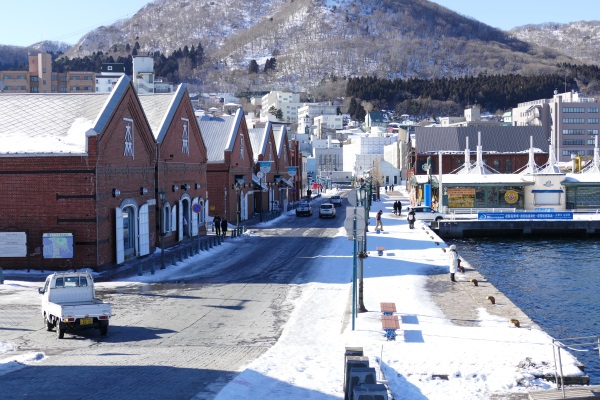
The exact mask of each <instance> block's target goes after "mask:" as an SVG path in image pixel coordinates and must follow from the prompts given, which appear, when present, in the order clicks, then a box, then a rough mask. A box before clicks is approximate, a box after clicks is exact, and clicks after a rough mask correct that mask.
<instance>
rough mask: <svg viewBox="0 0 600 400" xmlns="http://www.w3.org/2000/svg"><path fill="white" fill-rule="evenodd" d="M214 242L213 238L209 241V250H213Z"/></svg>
mask: <svg viewBox="0 0 600 400" xmlns="http://www.w3.org/2000/svg"><path fill="white" fill-rule="evenodd" d="M213 241H214V240H213V239H212V237H211V238H210V239H208V248H209V249H212V248H213Z"/></svg>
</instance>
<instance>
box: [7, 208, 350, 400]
mask: <svg viewBox="0 0 600 400" xmlns="http://www.w3.org/2000/svg"><path fill="white" fill-rule="evenodd" d="M344 205H345V204H344ZM344 217H345V212H344V207H342V208H338V216H337V218H335V219H333V220H321V219H319V218H318V216H317V214H315V215H313V216H312V217H306V218H296V217H293V216H292V217H289V218H284V219H283V220H282V221H281V222H278V223H277V225H275V226H272V227H270V228H268V229H257V230H254V231H253V232H252V233H251V234H249V235H245V236H243V237H241V238H237V239H228V240H232V243H235V245H234V246H226V248H223V249H220V250H219V252H218V254H217V252H216V251H214V250H213V252H214V253H215V254H214V255H211V256H205V257H203V258H202V260H201V261H200V262H197V263H196V264H194V265H193V266H190V267H189V268H186V269H185V270H184V269H183V268H181V267H177V266H170V267H169V268H173V269H177V268H181V269H180V270H178V273H177V274H175V275H174V276H173V278H172V279H171V281H169V282H164V283H160V284H139V283H136V284H131V283H123V284H119V285H117V286H116V287H114V284H111V285H109V284H106V285H104V284H99V295H100V296H101V297H103V298H104V299H105V300H108V301H110V302H111V303H112V305H113V310H114V314H115V315H114V317H113V318H112V319H111V326H110V328H109V334H108V336H107V337H106V338H103V337H101V336H99V334H98V333H97V331H87V332H84V333H83V334H82V335H79V336H73V335H70V334H66V335H65V339H63V340H58V339H56V334H53V333H50V332H46V331H45V329H44V328H43V325H42V319H41V317H40V312H39V305H38V303H37V301H39V300H37V298H36V297H35V296H30V295H28V296H24V297H23V296H21V297H20V298H19V297H18V296H8V297H5V299H10V302H11V304H10V306H8V307H7V306H2V307H0V321H1V322H0V332H2V336H3V340H8V341H10V342H11V343H13V344H15V347H16V352H15V353H16V354H20V353H23V354H24V353H32V352H40V353H43V354H44V355H45V357H46V358H45V359H44V360H42V361H41V362H39V363H37V364H35V365H34V366H31V367H27V368H23V369H21V370H18V371H15V372H12V373H8V374H5V375H3V376H0V388H1V389H0V390H1V393H0V398H2V399H38V398H40V399H41V398H59V397H63V398H68V399H117V398H127V399H178V400H179V399H191V398H194V399H198V400H200V399H212V398H214V397H215V395H216V394H217V393H218V392H219V390H220V389H221V388H222V387H223V386H224V385H225V384H227V383H228V382H229V381H230V380H231V379H232V378H233V377H234V376H235V374H236V371H239V370H240V369H241V368H242V367H243V366H244V365H246V364H247V363H249V362H251V361H252V360H254V359H256V358H257V357H259V356H260V355H261V354H263V353H264V352H265V351H266V350H267V349H268V348H269V347H270V346H272V345H273V344H274V343H275V342H276V341H277V339H278V337H279V336H280V334H281V331H282V329H283V326H284V324H285V322H286V321H287V319H288V317H289V315H290V312H291V311H292V305H291V303H290V300H291V299H293V298H295V297H297V296H299V295H300V290H301V289H300V286H297V285H296V283H301V282H302V281H303V279H304V276H305V273H306V272H307V271H309V270H310V267H311V264H312V263H313V262H315V261H314V260H315V259H313V258H312V256H314V255H316V254H318V253H319V252H320V248H322V247H323V246H327V243H328V241H329V240H330V238H331V237H332V236H333V235H334V234H335V233H337V231H338V228H339V227H341V226H342V225H343V220H344ZM109 286H110V289H109V288H108V287H109ZM17 291H18V290H17ZM32 302H33V304H32Z"/></svg>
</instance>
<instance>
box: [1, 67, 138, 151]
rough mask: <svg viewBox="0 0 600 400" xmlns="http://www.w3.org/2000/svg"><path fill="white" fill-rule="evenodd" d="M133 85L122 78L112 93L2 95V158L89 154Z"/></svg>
mask: <svg viewBox="0 0 600 400" xmlns="http://www.w3.org/2000/svg"><path fill="white" fill-rule="evenodd" d="M130 82H131V79H130V78H129V77H127V76H125V75H124V76H122V77H121V78H120V79H119V81H118V82H117V84H116V85H115V88H114V89H113V91H112V92H111V93H85V94H72V93H68V94H58V93H42V94H33V93H27V94H3V95H0V109H1V110H2V112H1V113H0V154H85V153H86V152H87V148H86V147H87V136H90V135H97V134H100V133H101V132H102V131H103V130H104V128H105V127H106V124H107V123H108V121H109V118H110V116H111V115H113V113H114V111H115V109H116V108H117V107H118V105H119V103H120V101H121V99H122V97H123V95H124V94H125V91H126V90H127V88H128V86H129V85H130Z"/></svg>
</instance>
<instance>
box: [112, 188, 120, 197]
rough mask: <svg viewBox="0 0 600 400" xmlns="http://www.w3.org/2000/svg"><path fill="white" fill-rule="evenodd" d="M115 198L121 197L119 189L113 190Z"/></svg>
mask: <svg viewBox="0 0 600 400" xmlns="http://www.w3.org/2000/svg"><path fill="white" fill-rule="evenodd" d="M112 195H113V197H119V196H120V195H121V191H120V190H119V189H113V190H112Z"/></svg>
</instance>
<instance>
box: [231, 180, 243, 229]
mask: <svg viewBox="0 0 600 400" xmlns="http://www.w3.org/2000/svg"><path fill="white" fill-rule="evenodd" d="M233 188H234V189H235V194H236V196H235V197H236V199H237V205H236V216H237V220H236V223H235V227H236V229H237V230H238V233H239V229H240V193H241V190H242V185H240V183H239V182H236V183H235V184H234V185H233Z"/></svg>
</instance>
